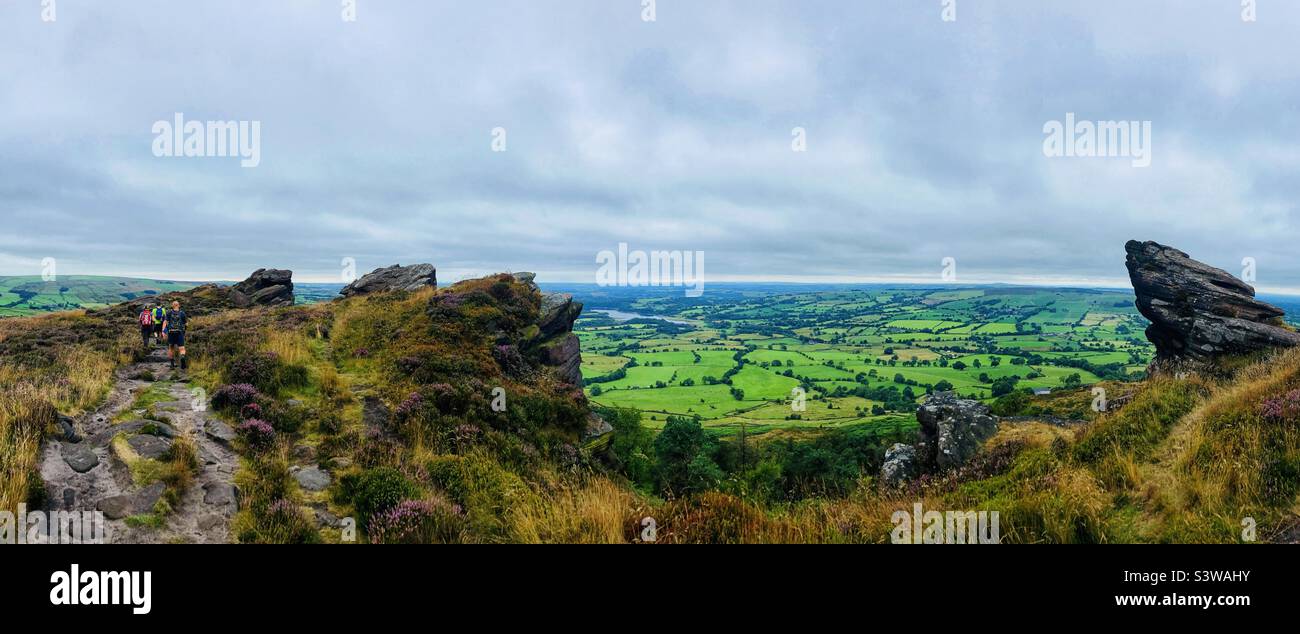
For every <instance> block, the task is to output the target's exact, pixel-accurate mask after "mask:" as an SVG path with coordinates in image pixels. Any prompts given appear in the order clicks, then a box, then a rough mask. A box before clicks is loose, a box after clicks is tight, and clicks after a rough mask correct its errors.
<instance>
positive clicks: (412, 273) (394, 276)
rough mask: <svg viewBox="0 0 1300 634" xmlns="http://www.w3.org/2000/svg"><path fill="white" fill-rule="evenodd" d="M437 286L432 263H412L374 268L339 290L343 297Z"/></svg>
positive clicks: (436, 276)
mask: <svg viewBox="0 0 1300 634" xmlns="http://www.w3.org/2000/svg"><path fill="white" fill-rule="evenodd" d="M437 286H438V271H437V269H435V268H433V265H432V264H413V265H411V266H402V265H400V264H394V265H393V266H390V267H388V268H383V269H375V270H373V271H371V272H369V273H366V274H365V275H363V276H361V279H359V280H356V281H354V282H352V283H351V284H348V285H347V286H345V287H343V290H341V291H339V294H340V295H342V296H344V297H352V296H354V295H369V294H370V293H382V292H385V291H417V290H420V289H421V288H425V287H431V288H436V287H437Z"/></svg>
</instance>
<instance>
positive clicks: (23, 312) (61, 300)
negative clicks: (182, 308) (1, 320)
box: [0, 275, 196, 317]
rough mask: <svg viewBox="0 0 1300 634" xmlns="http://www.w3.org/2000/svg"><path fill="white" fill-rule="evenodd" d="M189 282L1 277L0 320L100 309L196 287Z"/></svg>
mask: <svg viewBox="0 0 1300 634" xmlns="http://www.w3.org/2000/svg"><path fill="white" fill-rule="evenodd" d="M194 286H196V284H194V283H189V282H166V281H161V280H146V279H137V278H126V277H101V276H96V275H60V276H58V277H57V278H55V279H53V280H50V281H46V280H44V279H42V278H41V277H40V276H27V277H0V317H28V316H31V315H39V314H42V313H50V312H57V311H61V310H76V309H79V308H101V307H104V306H108V305H110V304H117V303H119V302H125V301H129V300H132V299H136V298H137V297H142V296H146V295H158V294H160V293H170V292H172V291H183V290H186V289H190V288H194Z"/></svg>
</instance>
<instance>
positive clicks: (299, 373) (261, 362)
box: [226, 352, 307, 394]
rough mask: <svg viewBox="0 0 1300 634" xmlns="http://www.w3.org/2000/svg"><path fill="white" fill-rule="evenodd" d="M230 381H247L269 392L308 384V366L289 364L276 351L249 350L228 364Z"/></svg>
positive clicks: (274, 392)
mask: <svg viewBox="0 0 1300 634" xmlns="http://www.w3.org/2000/svg"><path fill="white" fill-rule="evenodd" d="M226 379H227V381H228V382H230V383H247V384H249V385H252V386H253V387H256V388H257V389H259V390H261V391H263V392H265V393H267V394H279V393H280V390H282V389H284V388H292V387H300V386H303V385H306V384H307V368H305V367H303V366H301V365H294V364H287V363H285V362H284V361H283V360H282V359H281V357H280V355H278V354H276V353H274V352H249V353H244V354H241V355H238V356H236V357H235V358H234V359H233V360H231V362H230V364H229V365H228V366H226Z"/></svg>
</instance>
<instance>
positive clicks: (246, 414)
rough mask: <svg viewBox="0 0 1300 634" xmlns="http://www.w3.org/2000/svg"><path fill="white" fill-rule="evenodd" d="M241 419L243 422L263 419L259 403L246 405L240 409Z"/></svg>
mask: <svg viewBox="0 0 1300 634" xmlns="http://www.w3.org/2000/svg"><path fill="white" fill-rule="evenodd" d="M239 417H240V418H241V419H243V420H249V419H253V418H261V417H262V406H261V405H258V404H257V403H246V404H244V406H243V407H241V408H239Z"/></svg>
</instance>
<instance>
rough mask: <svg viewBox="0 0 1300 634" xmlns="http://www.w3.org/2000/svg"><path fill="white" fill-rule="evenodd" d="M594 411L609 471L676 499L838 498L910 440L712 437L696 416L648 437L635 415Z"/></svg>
mask: <svg viewBox="0 0 1300 634" xmlns="http://www.w3.org/2000/svg"><path fill="white" fill-rule="evenodd" d="M600 414H601V416H603V417H604V418H605V419H606V420H607V421H609V423H610V425H611V426H612V427H613V428H614V434H613V440H612V441H611V443H610V449H609V452H608V458H609V460H610V463H611V466H612V467H613V468H614V469H615V470H616V471H618V472H619V473H621V474H623V475H624V476H625V477H627V478H628V480H630V481H631V482H632V483H633V484H634V485H636V486H637V487H638V488H640V489H642V490H644V491H647V492H651V493H655V494H657V495H662V496H676V497H681V496H685V495H692V494H696V493H701V492H704V491H709V490H722V491H726V492H728V493H732V494H736V495H741V496H743V497H748V498H753V499H762V500H766V501H796V500H800V499H803V498H807V497H829V496H842V495H846V494H848V493H849V492H851V491H852V490H853V488H854V487H855V486H857V483H858V481H859V480H860V479H861V478H862V477H863V476H864V475H866V474H871V473H875V472H876V471H878V470H879V468H880V462H881V460H882V459H883V457H884V452H885V449H886V448H887V447H889V446H890V445H892V444H893V443H895V442H911V441H912V440H914V435H915V432H914V431H910V430H908V431H905V430H903V429H902V428H901V427H900V428H895V429H887V430H883V431H882V430H876V429H873V430H870V431H862V430H831V431H828V432H825V433H823V434H820V435H818V436H817V437H815V438H813V439H809V440H795V439H792V438H785V439H782V440H779V441H771V442H759V443H755V442H753V441H752V440H750V439H747V438H745V437H743V436H741V437H738V438H733V439H727V440H719V439H717V438H715V437H714V436H712V435H711V434H709V433H708V431H706V430H705V429H704V427H703V426H702V425H701V424H700V420H699V419H698V418H688V417H682V416H669V417H668V419H667V421H666V423H665V425H664V428H663V430H662V431H660V432H659V433H658V434H657V435H656V434H654V433H652V432H651V431H650V430H647V429H645V428H644V427H642V426H641V422H640V421H641V416H640V413H639V412H637V411H635V410H613V409H602V410H601V411H600Z"/></svg>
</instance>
